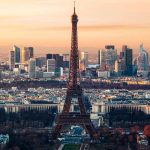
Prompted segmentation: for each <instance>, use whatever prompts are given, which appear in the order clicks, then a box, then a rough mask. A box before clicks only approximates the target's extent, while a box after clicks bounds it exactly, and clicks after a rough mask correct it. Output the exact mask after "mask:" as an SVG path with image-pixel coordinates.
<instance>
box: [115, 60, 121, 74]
mask: <svg viewBox="0 0 150 150" xmlns="http://www.w3.org/2000/svg"><path fill="white" fill-rule="evenodd" d="M115 73H117V75H118V76H121V75H122V62H121V59H118V60H116V61H115Z"/></svg>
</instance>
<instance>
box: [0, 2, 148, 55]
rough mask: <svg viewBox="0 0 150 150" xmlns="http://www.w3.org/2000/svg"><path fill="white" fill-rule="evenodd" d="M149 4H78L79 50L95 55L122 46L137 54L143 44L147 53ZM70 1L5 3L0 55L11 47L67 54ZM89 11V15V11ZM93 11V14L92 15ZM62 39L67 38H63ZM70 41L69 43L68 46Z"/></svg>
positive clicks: (0, 9)
mask: <svg viewBox="0 0 150 150" xmlns="http://www.w3.org/2000/svg"><path fill="white" fill-rule="evenodd" d="M149 4H150V2H149V1H148V0H143V1H140V0H136V1H135V0H130V1H129V0H128V1H127V0H126V1H125V0H123V1H121V2H119V1H117V0H106V1H105V2H99V1H98V0H94V1H90V0H87V1H85V0H83V1H80V2H79V1H77V4H76V5H77V12H78V14H79V15H80V17H79V20H80V23H79V49H81V50H82V49H83V51H84V50H86V51H89V52H92V49H93V50H95V51H94V53H97V51H96V50H97V49H99V48H104V46H105V45H108V44H114V45H115V46H116V48H117V49H119V50H120V49H121V46H122V45H124V44H127V45H129V47H131V48H133V51H134V53H138V50H139V45H140V44H141V43H144V47H145V49H147V50H149V49H150V45H149V41H148V37H149V35H150V19H149V14H150V10H149V8H148V6H149ZM72 5H73V1H69V0H63V1H59V0H55V1H50V0H44V1H43V0H42V1H41V0H38V1H35V0H31V1H28V0H27V1H22V2H20V1H19V0H13V1H11V0H5V1H3V2H1V6H0V7H1V8H0V12H1V15H0V19H1V24H0V31H1V35H2V36H1V37H0V41H1V44H0V53H4V52H3V51H4V50H7V51H8V50H11V48H12V45H14V44H16V45H17V46H18V45H19V46H20V47H22V46H25V45H27V46H33V47H35V49H36V53H40V52H41V50H43V53H44V52H45V53H46V52H47V51H48V50H49V51H52V52H54V51H55V50H56V49H57V52H59V49H60V53H61V52H65V50H68V52H69V50H70V29H71V26H70V20H68V18H69V17H70V16H69V14H71V13H72ZM89 10H91V11H89ZM92 10H94V11H92ZM64 35H66V36H65V37H64ZM68 41H69V42H68Z"/></svg>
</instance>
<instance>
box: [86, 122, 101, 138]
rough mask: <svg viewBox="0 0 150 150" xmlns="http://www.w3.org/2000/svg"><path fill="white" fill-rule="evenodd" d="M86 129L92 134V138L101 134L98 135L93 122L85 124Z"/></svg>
mask: <svg viewBox="0 0 150 150" xmlns="http://www.w3.org/2000/svg"><path fill="white" fill-rule="evenodd" d="M85 130H86V132H87V133H88V134H89V135H90V137H91V138H93V139H95V140H96V139H98V138H99V136H98V134H97V132H96V130H95V129H94V127H93V125H92V123H91V124H89V125H85Z"/></svg>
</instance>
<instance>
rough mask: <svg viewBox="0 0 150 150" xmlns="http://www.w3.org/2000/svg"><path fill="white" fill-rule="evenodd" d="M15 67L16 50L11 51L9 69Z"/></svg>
mask: <svg viewBox="0 0 150 150" xmlns="http://www.w3.org/2000/svg"><path fill="white" fill-rule="evenodd" d="M13 68H15V51H10V52H9V69H11V70H13Z"/></svg>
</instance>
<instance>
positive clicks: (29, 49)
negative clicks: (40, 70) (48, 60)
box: [27, 47, 34, 59]
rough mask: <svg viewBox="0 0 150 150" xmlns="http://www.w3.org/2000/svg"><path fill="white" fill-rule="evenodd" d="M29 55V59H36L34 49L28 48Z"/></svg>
mask: <svg viewBox="0 0 150 150" xmlns="http://www.w3.org/2000/svg"><path fill="white" fill-rule="evenodd" d="M27 49H28V53H29V59H30V58H33V57H34V49H33V47H27Z"/></svg>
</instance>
